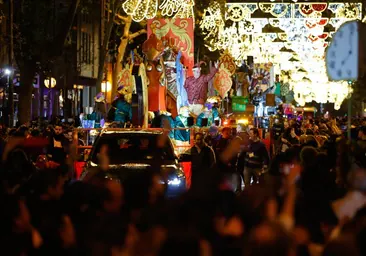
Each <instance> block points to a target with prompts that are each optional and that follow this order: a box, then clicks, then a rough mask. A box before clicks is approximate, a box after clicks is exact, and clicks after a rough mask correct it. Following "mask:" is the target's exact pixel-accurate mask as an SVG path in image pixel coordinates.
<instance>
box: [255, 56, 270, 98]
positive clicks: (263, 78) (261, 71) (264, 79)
mask: <svg viewBox="0 0 366 256" xmlns="http://www.w3.org/2000/svg"><path fill="white" fill-rule="evenodd" d="M273 83H274V72H273V65H272V63H265V64H254V68H253V75H252V82H251V90H253V89H254V88H255V87H257V86H259V88H261V90H262V91H263V92H264V91H266V90H267V89H269V88H270V87H272V86H273Z"/></svg>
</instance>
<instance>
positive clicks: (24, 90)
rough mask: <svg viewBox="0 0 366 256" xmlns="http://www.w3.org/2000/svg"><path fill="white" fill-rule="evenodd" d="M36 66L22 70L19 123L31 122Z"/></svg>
mask: <svg viewBox="0 0 366 256" xmlns="http://www.w3.org/2000/svg"><path fill="white" fill-rule="evenodd" d="M35 66H36V65H35V64H29V65H26V66H25V67H23V68H20V90H19V108H18V118H19V119H18V120H19V123H20V124H21V125H22V124H25V123H27V122H30V120H31V110H32V108H31V106H32V91H33V79H34V75H35V70H34V67H35Z"/></svg>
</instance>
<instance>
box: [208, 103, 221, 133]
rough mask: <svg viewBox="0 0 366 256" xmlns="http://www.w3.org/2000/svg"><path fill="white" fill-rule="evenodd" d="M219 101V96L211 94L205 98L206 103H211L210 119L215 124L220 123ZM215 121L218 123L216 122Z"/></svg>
mask: <svg viewBox="0 0 366 256" xmlns="http://www.w3.org/2000/svg"><path fill="white" fill-rule="evenodd" d="M220 102H221V98H220V97H219V96H212V97H210V98H208V99H207V103H208V104H212V110H211V111H212V119H213V122H214V123H215V125H216V126H220V125H221V117H220ZM217 122H218V124H216V123H217Z"/></svg>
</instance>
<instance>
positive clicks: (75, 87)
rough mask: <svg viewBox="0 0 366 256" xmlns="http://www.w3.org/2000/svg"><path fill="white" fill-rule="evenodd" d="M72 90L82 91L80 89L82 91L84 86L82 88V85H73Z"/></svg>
mask: <svg viewBox="0 0 366 256" xmlns="http://www.w3.org/2000/svg"><path fill="white" fill-rule="evenodd" d="M74 89H79V90H82V89H84V86H82V85H77V84H74Z"/></svg>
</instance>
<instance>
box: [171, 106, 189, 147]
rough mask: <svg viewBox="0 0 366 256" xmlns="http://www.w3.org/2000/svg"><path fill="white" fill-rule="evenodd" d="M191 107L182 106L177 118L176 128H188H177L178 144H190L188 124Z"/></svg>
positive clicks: (176, 139) (175, 137) (175, 135)
mask: <svg viewBox="0 0 366 256" xmlns="http://www.w3.org/2000/svg"><path fill="white" fill-rule="evenodd" d="M189 116H190V115H189V108H188V107H181V108H180V110H179V115H178V116H177V117H176V118H175V128H187V129H176V130H175V132H174V139H175V142H176V144H177V145H178V144H188V143H189V139H190V132H189V129H188V128H189V126H188V118H189Z"/></svg>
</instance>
